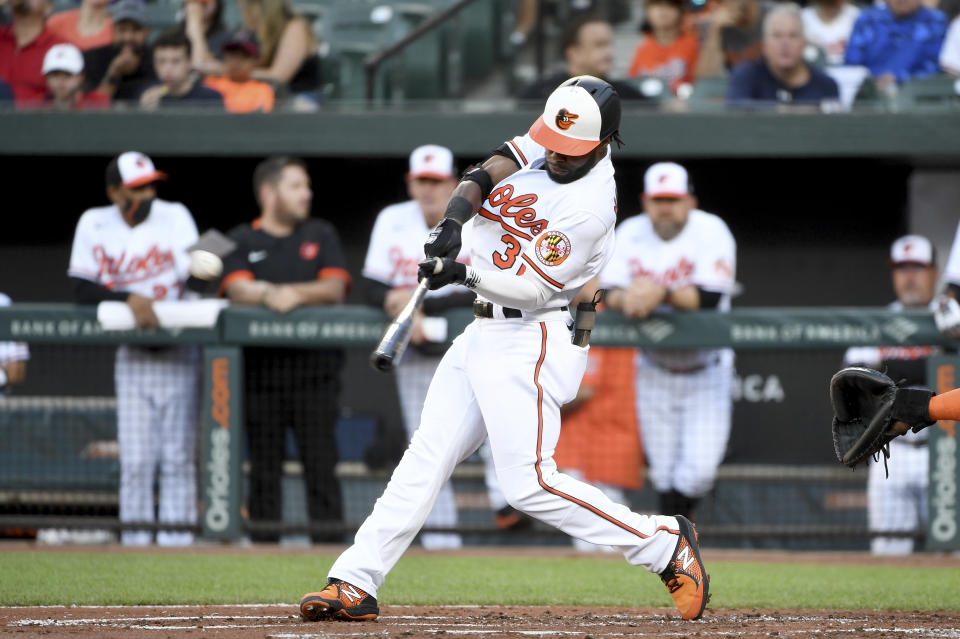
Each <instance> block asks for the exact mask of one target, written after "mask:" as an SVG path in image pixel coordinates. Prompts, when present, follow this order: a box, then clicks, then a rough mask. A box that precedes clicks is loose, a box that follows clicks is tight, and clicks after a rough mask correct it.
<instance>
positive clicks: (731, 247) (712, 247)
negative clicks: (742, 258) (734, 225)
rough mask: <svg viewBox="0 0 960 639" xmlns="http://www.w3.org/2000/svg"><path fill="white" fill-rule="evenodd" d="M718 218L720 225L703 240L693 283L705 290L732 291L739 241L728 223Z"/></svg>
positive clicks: (735, 275)
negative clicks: (731, 231) (734, 237)
mask: <svg viewBox="0 0 960 639" xmlns="http://www.w3.org/2000/svg"><path fill="white" fill-rule="evenodd" d="M716 220H717V223H718V226H717V227H714V229H713V231H712V232H711V233H710V234H709V235H706V236H705V237H704V239H703V241H702V242H701V248H700V249H699V250H698V253H697V261H696V268H695V270H694V272H693V276H692V277H691V283H692V284H693V285H695V286H697V287H699V288H702V289H703V290H705V291H712V292H715V293H732V292H733V290H734V285H735V283H736V277H737V243H736V241H735V240H734V239H733V234H732V233H730V229H728V228H727V225H726V224H724V223H723V221H722V220H720V219H719V218H716Z"/></svg>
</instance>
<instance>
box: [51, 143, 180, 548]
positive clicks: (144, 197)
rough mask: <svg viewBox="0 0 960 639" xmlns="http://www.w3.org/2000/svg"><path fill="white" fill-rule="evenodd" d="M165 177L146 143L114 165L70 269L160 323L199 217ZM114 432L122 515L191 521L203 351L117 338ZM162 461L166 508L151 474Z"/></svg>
mask: <svg viewBox="0 0 960 639" xmlns="http://www.w3.org/2000/svg"><path fill="white" fill-rule="evenodd" d="M165 178H166V174H164V173H162V172H160V171H157V170H156V169H155V168H154V165H153V162H152V161H151V160H150V158H148V157H147V156H146V155H144V154H143V153H138V152H136V151H130V152H127V153H121V154H120V155H119V156H117V157H116V158H114V159H113V160H111V161H110V163H109V164H108V165H107V172H106V184H107V197H108V198H109V199H110V201H111V202H112V204H111V205H110V206H101V207H96V208H92V209H88V210H87V211H86V212H85V213H84V214H83V215H82V216H81V217H80V221H79V222H78V223H77V230H76V233H75V235H74V237H73V250H72V251H71V253H70V267H69V270H68V271H67V274H68V275H69V276H70V278H71V280H72V283H73V290H74V299H75V301H76V302H77V303H79V304H98V303H99V302H102V301H105V300H116V301H122V302H126V303H127V304H128V305H129V306H130V310H131V311H132V312H133V316H134V320H135V322H136V325H137V326H138V327H140V328H155V327H156V326H157V325H158V323H159V322H158V320H157V316H156V315H155V314H154V311H153V302H154V301H155V300H179V299H182V298H183V297H184V295H185V288H186V283H187V280H188V279H189V269H190V257H189V255H188V252H187V248H188V247H189V246H190V245H192V244H193V243H194V242H196V241H197V237H198V236H197V227H196V224H195V223H194V221H193V217H192V216H191V215H190V211H189V210H187V207H185V206H184V205H183V204H180V203H179V202H168V201H166V200H161V199H159V198H158V197H157V190H156V186H155V183H156V182H157V181H158V180H162V179H165ZM115 374H116V389H117V442H118V444H119V448H120V521H122V522H137V523H150V522H153V521H154V520H156V519H159V521H160V523H165V524H185V525H192V524H194V523H195V522H196V519H197V482H196V463H197V460H196V439H197V417H198V412H197V401H198V396H199V386H198V384H199V376H198V374H199V351H198V350H197V349H196V347H193V346H164V347H141V346H131V345H124V346H120V347H119V348H117V355H116V369H115ZM158 467H159V486H160V491H159V517H156V516H155V515H154V499H153V484H154V477H155V474H156V470H157V468H158ZM152 540H153V534H152V533H151V532H150V531H149V530H124V531H123V533H122V534H121V541H122V542H123V543H124V544H129V545H138V546H139V545H147V544H150V543H151V542H152ZM156 541H157V543H158V544H159V545H166V546H180V545H186V544H190V543H192V542H193V533H191V532H183V531H175V530H161V531H159V532H157V536H156Z"/></svg>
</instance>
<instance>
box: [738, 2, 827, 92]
mask: <svg viewBox="0 0 960 639" xmlns="http://www.w3.org/2000/svg"><path fill="white" fill-rule="evenodd" d="M805 46H806V38H804V34H803V18H802V14H801V11H800V7H799V6H797V5H796V4H794V3H792V2H788V3H784V4H780V5H777V6H775V7H774V8H773V9H771V10H770V11H769V13H767V15H766V17H765V18H764V20H763V55H762V57H761V58H760V59H759V60H750V61H747V62H742V63H741V64H739V65H737V66H736V67H735V68H734V70H733V73H732V74H731V75H730V85H729V88H728V89H727V104H728V105H729V106H733V107H751V108H756V107H763V106H773V105H804V106H806V107H810V106H820V105H821V104H822V103H823V102H825V101H826V102H829V101H837V100H838V99H839V90H838V88H837V83H836V82H835V81H834V80H833V78H831V77H830V76H828V75H827V74H826V73H824V72H823V71H821V70H819V69H816V68H813V67H811V66H809V65H808V64H807V63H806V62H804V60H803V50H804V47H805Z"/></svg>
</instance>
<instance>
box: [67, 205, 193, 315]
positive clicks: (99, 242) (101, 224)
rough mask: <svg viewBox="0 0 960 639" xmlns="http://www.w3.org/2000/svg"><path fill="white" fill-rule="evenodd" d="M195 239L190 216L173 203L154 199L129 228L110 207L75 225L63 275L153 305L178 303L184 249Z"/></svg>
mask: <svg viewBox="0 0 960 639" xmlns="http://www.w3.org/2000/svg"><path fill="white" fill-rule="evenodd" d="M197 237H198V236H197V226H196V224H195V223H194V221H193V217H192V216H191V215H190V211H188V210H187V207H185V206H184V205H183V204H180V203H178V202H167V201H166V200H160V199H157V200H154V201H153V206H152V207H151V209H150V215H148V216H147V219H145V220H144V221H143V222H141V223H140V224H137V225H136V226H134V227H131V226H130V225H129V224H127V222H126V220H124V219H123V216H122V215H121V213H120V209H119V208H117V206H115V205H111V206H101V207H96V208H92V209H88V210H87V211H86V212H85V213H84V214H83V215H82V216H81V217H80V221H79V222H78V223H77V230H76V234H75V235H74V237H73V250H72V252H71V254H70V267H69V269H68V271H67V274H68V275H70V276H71V277H80V278H83V279H86V280H90V281H91V282H95V283H97V284H100V285H102V286H105V287H106V288H109V289H111V290H118V291H128V292H130V293H136V294H138V295H142V296H144V297H148V298H150V299H154V300H163V299H166V300H177V299H181V298H182V297H183V296H184V288H183V285H184V282H186V280H187V278H188V277H189V276H190V257H189V255H188V254H187V250H186V249H187V247H188V246H190V245H191V244H193V243H194V242H196V241H197Z"/></svg>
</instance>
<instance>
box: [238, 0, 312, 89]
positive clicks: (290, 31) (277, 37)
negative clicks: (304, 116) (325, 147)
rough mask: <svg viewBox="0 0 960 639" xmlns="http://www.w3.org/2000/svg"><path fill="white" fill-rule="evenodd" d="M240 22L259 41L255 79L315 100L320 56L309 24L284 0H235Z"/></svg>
mask: <svg viewBox="0 0 960 639" xmlns="http://www.w3.org/2000/svg"><path fill="white" fill-rule="evenodd" d="M239 2H240V8H241V9H242V11H243V23H244V26H246V27H247V28H248V29H250V30H252V31H254V32H256V34H257V38H258V39H259V40H260V65H259V67H258V68H257V69H256V70H255V71H254V72H253V77H254V79H255V80H263V81H264V82H269V83H271V84H274V85H277V84H285V85H288V86H289V89H290V93H292V94H295V95H305V96H312V97H314V98H316V99H319V96H318V95H317V93H316V92H317V90H318V89H319V88H320V56H319V54H318V53H317V38H316V36H314V34H313V29H311V27H310V23H309V22H307V20H306V19H305V18H303V17H302V16H298V15H296V14H295V13H294V12H293V9H291V8H290V5H289V3H288V2H287V0H239Z"/></svg>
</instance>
